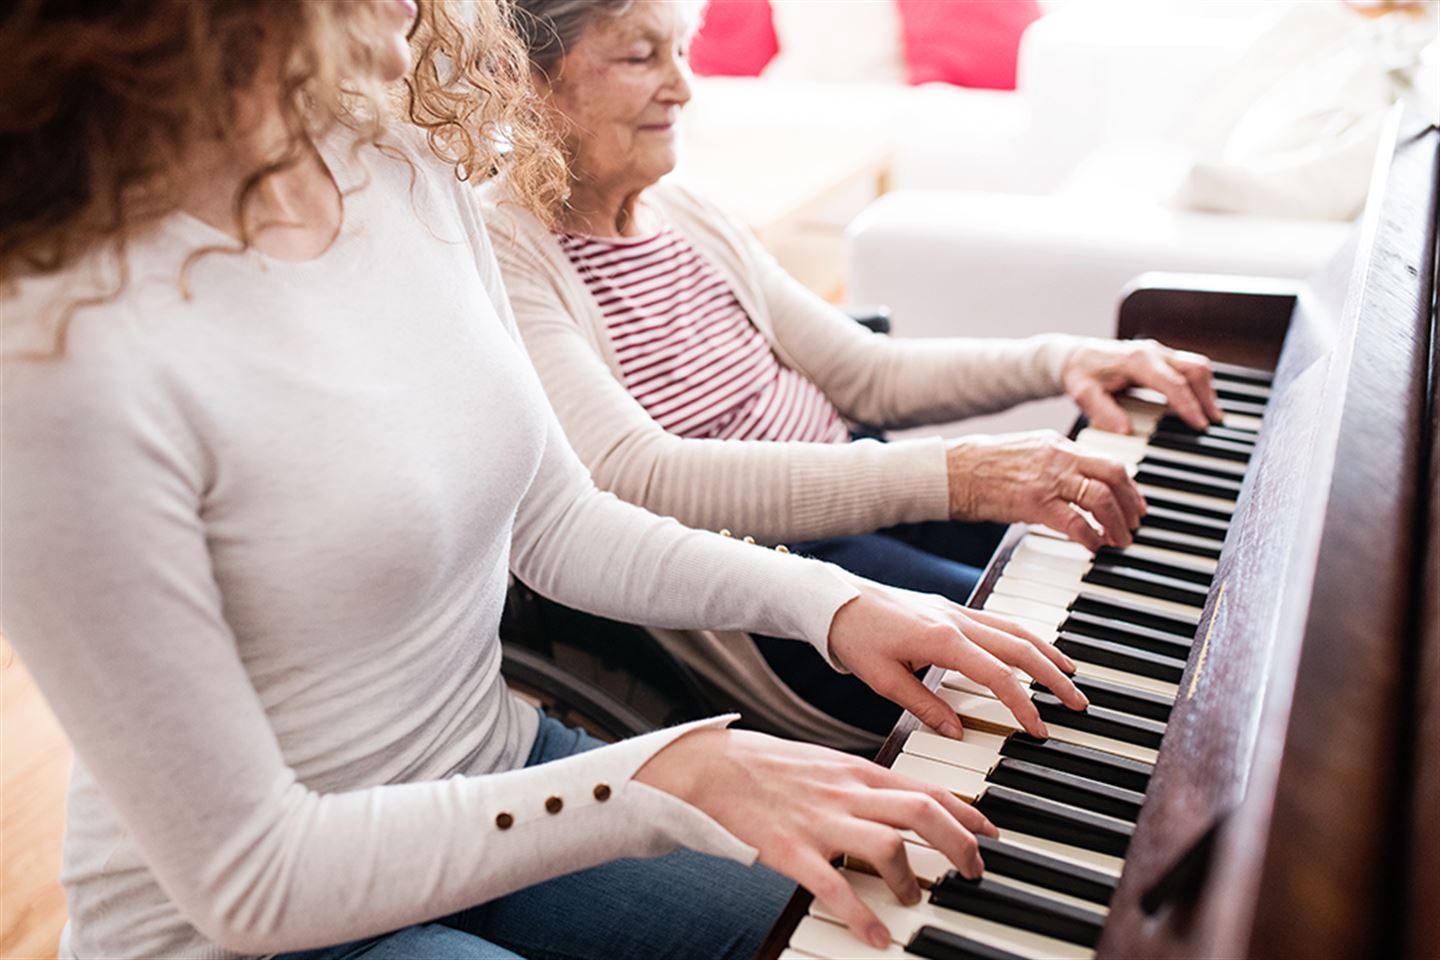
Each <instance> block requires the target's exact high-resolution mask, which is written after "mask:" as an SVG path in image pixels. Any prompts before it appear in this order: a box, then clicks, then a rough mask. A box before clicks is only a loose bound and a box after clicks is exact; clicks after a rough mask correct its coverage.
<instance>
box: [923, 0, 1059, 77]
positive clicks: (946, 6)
mask: <svg viewBox="0 0 1440 960" xmlns="http://www.w3.org/2000/svg"><path fill="white" fill-rule="evenodd" d="M897 4H898V6H899V10H900V25H901V37H902V39H903V41H904V47H905V63H906V67H907V75H908V77H909V80H910V82H911V83H915V84H919V83H929V82H932V81H941V82H944V83H954V84H957V85H959V86H962V87H982V88H985V89H988V90H1014V89H1015V70H1016V59H1017V56H1018V53H1019V49H1020V36H1021V34H1023V33H1024V32H1025V28H1026V27H1028V26H1030V24H1032V23H1034V22H1035V21H1036V20H1038V19H1039V18H1040V15H1041V14H1042V13H1043V11H1042V10H1041V8H1040V4H1039V3H1037V2H1036V0H988V2H985V3H974V2H972V0H897Z"/></svg>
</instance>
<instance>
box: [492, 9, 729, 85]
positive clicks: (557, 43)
mask: <svg viewBox="0 0 1440 960" xmlns="http://www.w3.org/2000/svg"><path fill="white" fill-rule="evenodd" d="M637 2H644V3H673V4H675V5H676V6H678V7H680V8H681V14H682V16H683V17H684V21H685V22H686V23H687V24H689V25H690V29H691V30H692V31H693V30H695V29H696V28H698V27H699V25H700V12H701V10H702V8H703V7H704V6H705V3H706V0H512V14H511V15H512V17H513V19H514V24H515V32H516V33H518V34H519V35H520V39H521V40H522V41H523V42H524V44H525V49H526V50H527V51H528V52H529V54H530V65H531V66H532V67H534V68H535V69H537V70H539V71H540V72H542V73H546V74H548V73H549V72H550V70H551V69H552V68H553V67H554V66H555V64H557V63H559V62H560V60H561V58H562V57H564V56H565V54H566V53H568V52H569V51H570V49H571V48H572V47H574V46H575V44H576V42H578V41H579V39H580V38H581V37H582V36H583V35H584V34H585V31H586V30H589V29H590V27H591V26H593V25H594V24H595V22H596V21H598V20H600V19H601V18H602V17H619V16H623V15H624V14H625V13H626V12H628V11H629V10H630V8H631V7H633V6H635V4H636V3H637Z"/></svg>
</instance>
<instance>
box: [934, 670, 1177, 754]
mask: <svg viewBox="0 0 1440 960" xmlns="http://www.w3.org/2000/svg"><path fill="white" fill-rule="evenodd" d="M935 692H936V694H937V695H938V696H939V697H940V699H942V700H944V701H945V702H946V703H948V704H949V705H950V707H951V709H953V710H954V711H955V712H956V713H958V714H959V715H960V719H961V721H962V722H965V723H966V726H967V727H968V726H970V724H972V723H973V724H976V725H979V726H981V729H983V730H985V731H986V732H987V733H1014V732H1015V731H1017V730H1019V729H1020V724H1019V722H1018V721H1017V720H1016V719H1015V716H1014V714H1012V713H1011V712H1010V708H1009V707H1007V706H1005V704H1003V703H1001V702H1000V701H999V700H994V699H991V698H989V697H983V696H979V695H977V694H973V693H962V692H960V691H958V690H951V689H949V688H948V687H945V686H944V685H942V686H941V687H940V688H939V689H938V690H936V691H935ZM1045 727H1046V729H1047V730H1049V731H1050V738H1051V739H1052V740H1059V741H1060V742H1062V743H1073V744H1075V745H1076V746H1078V747H1091V748H1093V749H1096V750H1103V751H1104V752H1106V753H1112V754H1114V755H1116V756H1118V757H1128V758H1130V759H1131V760H1140V761H1142V762H1144V763H1151V764H1153V763H1154V762H1155V761H1156V759H1158V757H1159V755H1160V754H1159V751H1157V750H1155V749H1153V748H1151V747H1142V746H1140V745H1139V744H1134V743H1126V742H1125V741H1123V740H1115V739H1113V738H1111V737H1104V736H1100V735H1099V734H1094V733H1090V732H1089V731H1087V730H1075V729H1072V728H1070V727H1067V726H1065V725H1064V724H1060V723H1052V722H1049V721H1046V723H1045Z"/></svg>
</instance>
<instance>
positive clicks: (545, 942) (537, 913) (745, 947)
mask: <svg viewBox="0 0 1440 960" xmlns="http://www.w3.org/2000/svg"><path fill="white" fill-rule="evenodd" d="M601 745H602V744H601V743H600V741H599V740H596V739H595V738H594V737H591V736H589V735H588V734H586V733H584V732H582V731H579V730H576V729H573V728H570V727H566V726H564V725H563V724H560V723H558V722H556V721H555V720H551V719H549V718H542V719H541V721H540V731H539V734H538V735H537V736H536V739H535V746H534V747H533V748H532V749H531V751H530V757H529V760H528V761H527V762H526V766H536V765H538V764H542V763H546V762H548V761H550V760H557V759H559V758H561V757H568V756H570V755H571V754H574V753H580V752H583V751H585V750H592V749H594V748H596V747H599V746H601ZM794 889H795V885H794V884H793V883H791V882H790V881H789V880H786V879H785V878H784V877H781V876H780V875H779V874H777V873H774V872H772V871H770V870H767V869H766V868H765V867H762V866H758V865H757V866H753V867H744V866H741V865H740V864H738V863H735V862H733V861H730V860H722V859H719V858H717V857H710V856H706V855H704V854H699V853H695V852H694V851H691V850H678V851H676V852H675V853H672V854H669V855H667V856H664V857H658V858H656V859H653V860H616V861H612V862H611V863H606V864H602V865H601V866H598V867H592V868H591V869H589V870H581V871H579V872H578V873H572V874H568V875H566V876H562V877H557V878H555V879H553V880H548V881H546V882H545V883H540V884H536V885H535V886H533V887H527V888H525V889H524V890H517V891H516V892H514V893H512V894H509V895H507V896H504V897H501V898H499V899H497V900H493V901H491V902H489V903H483V904H480V905H478V906H475V907H472V908H470V909H468V910H463V911H461V912H459V913H456V914H453V915H451V916H448V917H444V918H442V919H439V920H436V921H434V922H431V923H427V924H420V925H417V926H413V927H407V928H405V929H404V930H400V931H397V932H395V933H391V934H387V935H386V936H383V937H377V938H374V939H372V940H367V941H360V942H358V943H352V944H345V945H342V946H338V947H330V948H326V949H322V950H312V951H306V952H303V953H294V954H286V955H285V956H284V957H282V958H279V960H358V958H364V960H400V958H402V957H405V958H409V957H445V958H450V957H454V958H457V960H511V958H515V957H523V958H525V960H612V958H613V960H619V958H632V957H633V958H637V960H639V958H652V957H653V958H657V960H658V958H667V957H673V958H677V960H690V958H694V960H749V958H750V957H752V956H753V955H754V954H755V951H756V950H757V949H759V946H760V942H761V940H763V939H764V937H765V934H766V933H767V932H768V931H769V929H770V927H771V925H772V924H773V923H774V920H775V918H776V917H777V916H779V914H780V911H781V910H782V909H783V908H784V906H785V902H786V901H787V900H788V899H789V897H790V894H791V893H792V892H794Z"/></svg>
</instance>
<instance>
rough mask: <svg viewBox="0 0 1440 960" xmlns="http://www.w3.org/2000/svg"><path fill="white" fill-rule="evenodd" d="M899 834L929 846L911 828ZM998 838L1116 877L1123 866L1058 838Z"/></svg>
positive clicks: (1013, 834)
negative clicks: (1062, 841)
mask: <svg viewBox="0 0 1440 960" xmlns="http://www.w3.org/2000/svg"><path fill="white" fill-rule="evenodd" d="M900 836H901V837H902V838H903V839H904V840H905V843H906V845H907V847H908V846H916V847H925V848H929V846H930V843H929V841H927V840H926V839H925V838H924V837H922V836H920V835H919V834H918V833H916V832H915V831H913V830H901V831H900ZM1000 839H1001V840H1004V841H1005V842H1006V843H1013V844H1015V846H1017V847H1024V848H1025V849H1027V850H1033V851H1034V852H1036V853H1043V854H1045V855H1046V856H1047V857H1054V858H1055V859H1057V860H1064V861H1066V862H1067V863H1073V864H1076V865H1078V866H1082V867H1089V868H1091V869H1092V870H1099V871H1100V872H1101V873H1104V874H1107V875H1109V876H1112V877H1116V878H1118V877H1119V876H1120V871H1121V870H1123V869H1124V867H1125V860H1124V858H1122V857H1112V856H1110V855H1109V854H1108V853H1097V852H1096V851H1094V850H1086V849H1085V848H1084V847H1075V846H1071V845H1070V844H1068V843H1061V842H1060V841H1058V840H1046V839H1045V838H1043V837H1032V836H1030V835H1029V834H1027V833H1020V832H1019V831H1016V830H1001V831H1000ZM937 852H938V851H937ZM925 862H926V863H930V862H931V861H929V860H926V861H925ZM912 863H913V861H912Z"/></svg>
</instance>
